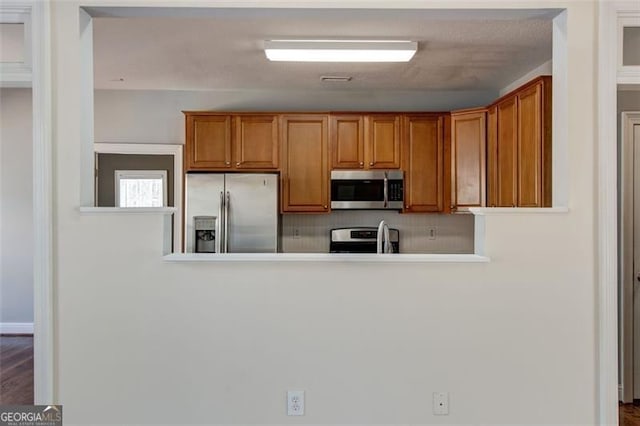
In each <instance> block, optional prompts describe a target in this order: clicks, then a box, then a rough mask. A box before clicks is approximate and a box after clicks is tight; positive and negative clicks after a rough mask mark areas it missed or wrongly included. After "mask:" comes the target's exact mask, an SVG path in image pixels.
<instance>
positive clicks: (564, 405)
mask: <svg viewBox="0 0 640 426" xmlns="http://www.w3.org/2000/svg"><path fill="white" fill-rule="evenodd" d="M94 1H95V2H98V0H94ZM85 3H86V2H85ZM89 3H91V2H89ZM235 3H242V0H237V1H236V2H234V3H233V4H235ZM272 3H273V2H264V5H271V4H272ZM307 3H309V2H307ZM374 3H375V4H377V5H379V3H376V2H373V1H365V0H363V1H356V0H350V1H345V2H341V3H340V7H353V6H362V5H372V4H374ZM425 4H429V2H427V1H404V2H402V5H404V6H407V5H413V6H417V5H419V6H421V7H424V5H425ZM440 4H442V3H440ZM451 4H453V2H448V3H447V5H446V7H452V6H451ZM473 5H474V7H488V8H492V7H493V8H495V7H496V3H492V2H475V3H473ZM508 5H516V6H517V7H532V8H535V7H541V6H548V7H564V6H566V7H567V8H568V9H569V13H568V28H569V29H570V30H569V34H568V41H567V43H568V55H569V58H568V64H569V76H568V93H569V107H568V112H569V114H568V117H566V121H567V123H568V127H569V138H570V139H569V149H568V151H569V156H568V158H570V159H571V164H570V166H571V167H570V168H569V171H568V177H569V185H568V193H569V213H566V214H545V213H538V214H489V215H488V216H487V217H486V223H485V224H486V228H485V234H486V247H485V248H486V253H487V254H488V255H489V256H490V257H491V259H492V260H491V262H490V263H488V264H437V263H435V264H433V263H428V264H375V263H367V264H354V263H340V262H334V263H311V262H309V263H304V262H303V263H295V262H290V263H257V262H246V263H198V264H193V263H168V262H164V261H163V260H162V257H161V253H162V251H161V248H162V226H163V220H162V218H161V217H160V216H153V215H128V216H120V215H82V214H80V213H79V212H78V206H79V204H80V176H81V171H80V169H79V164H80V159H81V144H82V141H81V140H80V136H79V135H80V133H79V131H78V127H79V124H78V123H79V121H80V117H81V104H80V101H79V99H80V98H81V89H80V88H79V87H78V84H77V82H78V81H79V73H80V68H81V67H80V58H79V54H78V52H79V49H78V48H77V47H78V40H77V39H78V30H77V25H78V11H77V6H78V4H77V3H74V2H71V1H65V2H56V3H54V7H53V14H54V22H53V27H54V28H56V29H57V33H56V37H55V38H54V40H53V42H54V43H53V46H52V48H53V58H54V85H55V90H54V91H53V96H54V98H53V99H54V108H55V115H54V117H55V123H54V124H55V125H54V128H55V134H54V144H55V151H56V155H55V158H54V160H55V182H54V184H55V187H56V189H57V190H56V192H55V206H56V216H55V217H56V233H55V234H54V236H55V247H56V252H57V253H58V254H59V255H58V256H57V257H56V259H55V260H54V261H55V268H54V270H55V273H56V276H55V294H56V295H57V297H56V309H55V312H56V323H55V324H56V334H55V336H56V348H57V352H56V355H57V356H56V370H57V371H56V376H55V377H56V395H57V399H58V402H60V403H62V404H64V406H65V421H66V423H67V424H88V423H96V422H100V423H110V424H122V423H129V424H133V423H145V424H152V423H156V424H157V423H164V424H189V423H207V424H231V423H233V424H239V423H244V424H246V423H262V424H264V423H272V424H293V423H297V424H338V423H342V424H345V423H352V424H372V423H376V424H406V423H413V424H426V423H441V424H443V423H446V424H594V423H595V421H596V406H597V405H596V398H597V395H596V394H597V392H596V391H597V388H596V373H595V366H596V356H595V350H596V329H595V324H596V300H595V294H596V286H595V284H596V278H595V273H594V269H593V267H590V265H594V264H595V253H596V244H595V220H594V219H595V218H594V209H595V206H596V200H595V191H594V187H593V185H592V184H589V183H590V182H591V183H593V182H595V162H594V151H595V134H594V132H595V127H594V126H593V125H585V123H594V122H595V121H596V120H595V119H596V99H595V94H594V92H593V91H592V90H590V88H593V87H595V80H596V74H595V71H594V70H595V69H596V67H595V61H596V52H595V41H594V40H595V39H596V38H597V37H596V35H597V32H596V28H595V22H596V21H597V19H596V15H595V14H596V5H595V4H594V3H593V2H556V1H536V2H516V1H513V2H507V1H505V2H501V3H500V6H501V7H506V6H508ZM393 6H394V7H399V6H398V5H396V4H394V5H393ZM128 113H129V114H132V115H136V114H142V116H144V114H143V112H141V111H138V110H137V109H136V108H135V106H134V105H132V107H131V108H130V109H129V110H128ZM150 130H152V129H150ZM154 134H155V132H154ZM91 142H93V141H85V143H91ZM287 389H305V390H306V392H307V393H306V407H307V412H306V415H305V416H304V417H302V418H295V419H292V418H287V417H286V416H285V415H284V414H285V403H284V402H285V392H286V390H287ZM434 391H448V392H450V393H451V404H450V405H451V410H450V411H451V414H450V415H449V416H448V417H434V416H433V415H432V414H431V409H430V404H431V393H432V392H434ZM159 407H161V408H160V409H159ZM96 413H100V417H99V419H96Z"/></svg>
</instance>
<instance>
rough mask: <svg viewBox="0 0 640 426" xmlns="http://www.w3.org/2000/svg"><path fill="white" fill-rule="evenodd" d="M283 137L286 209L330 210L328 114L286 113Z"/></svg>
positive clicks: (283, 122)
mask: <svg viewBox="0 0 640 426" xmlns="http://www.w3.org/2000/svg"><path fill="white" fill-rule="evenodd" d="M281 140H282V174H281V179H282V180H281V182H282V185H281V194H282V212H283V213H292V212H306V213H312V212H316V213H318V212H322V213H324V212H328V211H329V167H328V166H329V162H328V152H329V150H328V118H327V116H326V115H313V114H304V115H302V114H300V115H284V116H282V139H281Z"/></svg>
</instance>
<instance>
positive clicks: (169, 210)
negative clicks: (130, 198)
mask: <svg viewBox="0 0 640 426" xmlns="http://www.w3.org/2000/svg"><path fill="white" fill-rule="evenodd" d="M78 210H79V211H80V213H81V214H140V213H144V214H149V213H157V214H174V213H177V212H178V211H179V210H180V209H179V208H177V207H128V208H127V207H124V208H123V207H80V208H79V209H78Z"/></svg>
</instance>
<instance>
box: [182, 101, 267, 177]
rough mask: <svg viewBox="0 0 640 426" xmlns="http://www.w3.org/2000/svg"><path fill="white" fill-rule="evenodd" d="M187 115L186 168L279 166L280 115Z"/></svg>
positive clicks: (224, 168)
mask: <svg viewBox="0 0 640 426" xmlns="http://www.w3.org/2000/svg"><path fill="white" fill-rule="evenodd" d="M185 116H186V144H185V171H191V170H201V171H222V170H224V171H230V170H235V169H238V170H274V169H278V158H279V155H278V147H279V144H278V116H277V115H267V114H263V115H260V114H256V115H239V114H219V113H204V112H201V113H190V112H185Z"/></svg>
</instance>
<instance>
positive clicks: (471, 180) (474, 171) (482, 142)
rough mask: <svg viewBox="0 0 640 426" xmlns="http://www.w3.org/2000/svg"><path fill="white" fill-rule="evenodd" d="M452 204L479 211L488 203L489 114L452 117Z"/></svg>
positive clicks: (466, 114) (468, 114)
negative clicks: (486, 194)
mask: <svg viewBox="0 0 640 426" xmlns="http://www.w3.org/2000/svg"><path fill="white" fill-rule="evenodd" d="M451 126H452V130H451V202H452V204H453V207H454V208H459V207H480V206H484V205H485V204H486V200H485V185H486V173H485V170H486V168H485V161H486V159H485V157H486V147H487V145H486V132H487V130H486V112H485V110H484V109H482V110H477V111H466V112H461V113H451Z"/></svg>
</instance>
